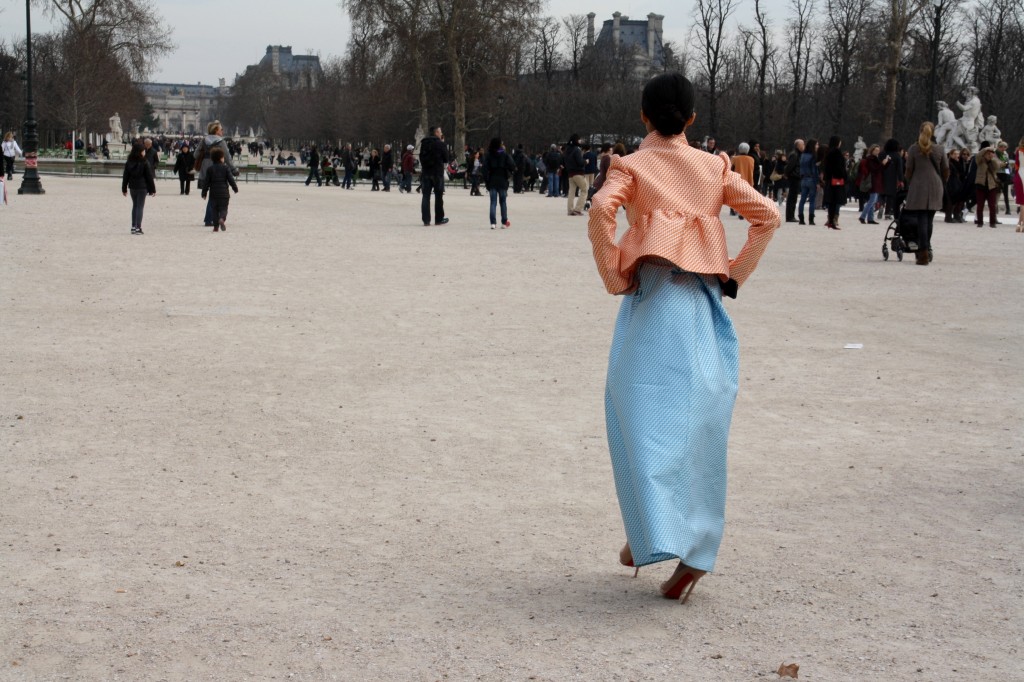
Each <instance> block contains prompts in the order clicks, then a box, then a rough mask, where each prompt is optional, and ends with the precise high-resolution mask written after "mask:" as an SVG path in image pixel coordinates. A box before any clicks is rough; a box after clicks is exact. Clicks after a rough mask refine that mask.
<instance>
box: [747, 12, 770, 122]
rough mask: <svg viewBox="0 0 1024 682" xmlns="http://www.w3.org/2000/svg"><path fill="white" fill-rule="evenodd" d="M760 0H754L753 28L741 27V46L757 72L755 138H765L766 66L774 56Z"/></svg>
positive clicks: (766, 19)
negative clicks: (742, 38) (742, 37)
mask: <svg viewBox="0 0 1024 682" xmlns="http://www.w3.org/2000/svg"><path fill="white" fill-rule="evenodd" d="M761 1H762V0H754V28H750V29H742V34H743V36H744V40H743V48H744V52H746V54H747V57H748V58H749V59H750V60H751V61H753V62H754V66H755V69H756V72H757V84H756V86H755V87H756V88H757V89H756V92H757V138H758V139H759V140H763V139H765V106H766V104H765V102H766V99H767V85H768V83H767V81H768V67H769V65H770V64H771V62H772V60H773V59H774V58H775V52H776V47H775V45H774V43H773V42H772V34H771V29H770V28H769V27H768V18H767V16H766V15H765V13H764V9H763V8H762V7H761Z"/></svg>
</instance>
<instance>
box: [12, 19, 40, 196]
mask: <svg viewBox="0 0 1024 682" xmlns="http://www.w3.org/2000/svg"><path fill="white" fill-rule="evenodd" d="M25 26H26V30H27V32H28V33H27V35H26V37H25V58H26V61H27V65H26V67H27V71H26V72H25V76H26V79H25V88H26V96H25V108H26V112H25V139H24V142H25V149H24V150H22V153H23V154H24V156H25V173H24V174H23V175H22V176H21V187H19V188H18V194H45V193H46V192H45V191H44V190H43V184H42V183H41V182H39V134H38V132H37V131H36V106H35V103H34V102H33V101H32V7H31V4H30V0H25Z"/></svg>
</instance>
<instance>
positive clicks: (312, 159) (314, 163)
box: [306, 144, 323, 187]
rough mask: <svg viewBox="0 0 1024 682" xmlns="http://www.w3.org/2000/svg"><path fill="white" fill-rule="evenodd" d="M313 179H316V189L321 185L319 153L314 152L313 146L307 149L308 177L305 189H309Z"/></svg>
mask: <svg viewBox="0 0 1024 682" xmlns="http://www.w3.org/2000/svg"><path fill="white" fill-rule="evenodd" d="M313 178H316V186H317V187H320V185H322V184H323V182H322V181H321V179H320V152H318V151H317V150H316V145H315V144H313V145H311V146H310V148H309V175H308V176H307V177H306V186H307V187H309V183H310V181H311V180H313Z"/></svg>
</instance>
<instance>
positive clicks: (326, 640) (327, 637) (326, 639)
mask: <svg viewBox="0 0 1024 682" xmlns="http://www.w3.org/2000/svg"><path fill="white" fill-rule="evenodd" d="M332 639H334V638H333V637H331V636H330V635H324V641H325V642H329V641H331V640H332Z"/></svg>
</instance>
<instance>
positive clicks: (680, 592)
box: [661, 561, 707, 604]
mask: <svg viewBox="0 0 1024 682" xmlns="http://www.w3.org/2000/svg"><path fill="white" fill-rule="evenodd" d="M706 574H707V571H698V570H697V569H696V568H690V567H689V566H687V565H686V564H684V563H683V562H682V561H680V562H679V565H678V566H676V572H675V573H673V574H672V577H671V578H669V579H668V580H666V581H665V582H663V583H662V584H661V596H663V597H665V599H679V603H680V604H685V603H686V600H687V599H689V598H690V593H691V592H693V588H694V587H696V586H697V581H698V580H700V579H701V578H703V577H704V576H705V575H706Z"/></svg>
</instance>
